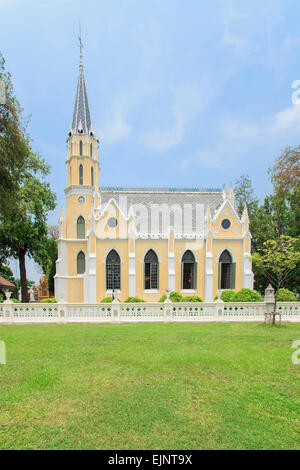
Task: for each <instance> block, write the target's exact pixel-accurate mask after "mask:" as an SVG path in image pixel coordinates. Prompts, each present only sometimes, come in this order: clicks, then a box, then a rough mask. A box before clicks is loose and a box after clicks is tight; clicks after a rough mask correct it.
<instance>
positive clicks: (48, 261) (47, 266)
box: [35, 237, 57, 294]
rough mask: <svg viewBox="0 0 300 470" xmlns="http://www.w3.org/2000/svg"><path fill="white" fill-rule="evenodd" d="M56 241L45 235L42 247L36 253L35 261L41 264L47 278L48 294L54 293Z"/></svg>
mask: <svg viewBox="0 0 300 470" xmlns="http://www.w3.org/2000/svg"><path fill="white" fill-rule="evenodd" d="M56 260H57V241H56V239H55V238H53V237H52V238H48V237H45V239H44V244H43V247H41V249H40V250H39V251H38V252H37V253H36V256H35V261H36V262H37V263H38V264H39V265H40V266H42V269H43V273H44V274H45V275H46V276H47V279H48V289H49V292H50V294H53V293H54V276H55V273H56Z"/></svg>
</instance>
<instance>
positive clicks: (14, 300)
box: [10, 297, 20, 304]
mask: <svg viewBox="0 0 300 470" xmlns="http://www.w3.org/2000/svg"><path fill="white" fill-rule="evenodd" d="M10 300H12V301H13V303H14V304H19V303H20V300H18V299H14V298H13V297H11V298H10Z"/></svg>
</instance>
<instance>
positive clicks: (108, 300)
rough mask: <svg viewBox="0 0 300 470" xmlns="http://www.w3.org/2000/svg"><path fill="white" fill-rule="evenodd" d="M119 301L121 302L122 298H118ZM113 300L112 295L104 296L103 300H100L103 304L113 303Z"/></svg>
mask: <svg viewBox="0 0 300 470" xmlns="http://www.w3.org/2000/svg"><path fill="white" fill-rule="evenodd" d="M118 301H119V302H121V300H120V299H118ZM111 302H112V296H109V297H104V298H103V299H102V300H100V303H101V304H106V303H111Z"/></svg>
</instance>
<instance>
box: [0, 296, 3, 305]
mask: <svg viewBox="0 0 300 470" xmlns="http://www.w3.org/2000/svg"><path fill="white" fill-rule="evenodd" d="M2 302H3V295H2V294H0V303H2Z"/></svg>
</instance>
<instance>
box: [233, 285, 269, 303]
mask: <svg viewBox="0 0 300 470" xmlns="http://www.w3.org/2000/svg"><path fill="white" fill-rule="evenodd" d="M261 300H262V298H261V295H260V294H259V293H258V292H256V291H255V290H252V289H247V288H246V287H244V288H243V289H241V290H239V291H237V292H235V293H234V295H233V296H232V297H231V302H261Z"/></svg>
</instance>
